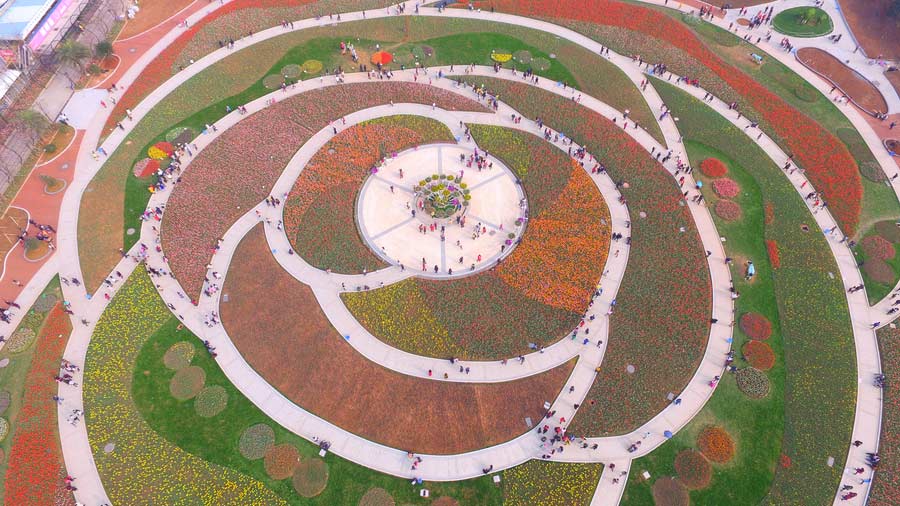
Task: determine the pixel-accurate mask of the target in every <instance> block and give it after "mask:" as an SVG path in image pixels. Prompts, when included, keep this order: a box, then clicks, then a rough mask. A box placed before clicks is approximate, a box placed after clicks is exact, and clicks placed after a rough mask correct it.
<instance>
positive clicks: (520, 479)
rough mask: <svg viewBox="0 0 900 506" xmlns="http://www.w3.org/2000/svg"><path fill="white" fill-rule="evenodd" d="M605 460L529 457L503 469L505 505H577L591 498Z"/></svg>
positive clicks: (586, 502)
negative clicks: (563, 460)
mask: <svg viewBox="0 0 900 506" xmlns="http://www.w3.org/2000/svg"><path fill="white" fill-rule="evenodd" d="M602 472H603V464H562V463H558V462H546V461H543V460H530V461H528V462H526V463H524V464H522V465H520V466H516V467H514V468H512V469H507V470H506V471H503V481H504V482H505V483H506V486H505V487H504V489H503V498H504V501H503V506H532V505H535V504H540V505H541V506H578V505H587V504H589V503H590V502H591V498H592V497H593V495H594V490H595V489H596V488H597V483H598V482H599V481H600V474H601V473H602Z"/></svg>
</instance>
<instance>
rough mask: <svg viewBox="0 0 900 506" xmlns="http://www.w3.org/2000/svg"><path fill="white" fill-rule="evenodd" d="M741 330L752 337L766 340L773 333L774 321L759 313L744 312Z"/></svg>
mask: <svg viewBox="0 0 900 506" xmlns="http://www.w3.org/2000/svg"><path fill="white" fill-rule="evenodd" d="M741 332H743V333H744V334H746V335H747V337H749V338H750V339H756V340H757V341H765V340H766V339H768V338H769V337H770V336H771V335H772V323H771V322H770V321H769V319H768V318H766V317H765V316H763V315H761V314H759V313H744V314H743V315H742V316H741Z"/></svg>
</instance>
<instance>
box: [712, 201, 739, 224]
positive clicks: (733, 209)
mask: <svg viewBox="0 0 900 506" xmlns="http://www.w3.org/2000/svg"><path fill="white" fill-rule="evenodd" d="M715 211H716V215H717V216H718V217H719V218H722V219H723V220H725V221H737V220H739V219H741V216H742V215H743V212H742V211H741V206H739V205H738V204H737V202H734V201H731V200H725V199H721V200H719V201H717V202H716V207H715Z"/></svg>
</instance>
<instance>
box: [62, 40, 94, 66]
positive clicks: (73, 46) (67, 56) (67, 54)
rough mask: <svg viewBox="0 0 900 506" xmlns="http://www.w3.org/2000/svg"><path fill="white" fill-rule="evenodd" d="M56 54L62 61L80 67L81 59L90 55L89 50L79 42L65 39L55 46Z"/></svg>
mask: <svg viewBox="0 0 900 506" xmlns="http://www.w3.org/2000/svg"><path fill="white" fill-rule="evenodd" d="M56 56H57V58H59V60H60V61H62V62H65V63H73V64H75V65H77V66H78V67H81V62H82V60H84V59H85V58H89V57H90V56H91V50H90V49H88V47H87V46H85V45H84V44H82V43H80V42H76V41H74V40H67V41H65V42H63V43H62V44H60V45H59V46H58V47H57V48H56Z"/></svg>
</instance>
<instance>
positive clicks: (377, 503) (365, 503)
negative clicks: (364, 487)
mask: <svg viewBox="0 0 900 506" xmlns="http://www.w3.org/2000/svg"><path fill="white" fill-rule="evenodd" d="M394 504H396V503H395V502H394V498H393V497H391V494H389V493H388V491H387V490H385V489H383V488H378V487H372V488H370V489H369V490H368V491H367V492H366V493H365V495H363V496H362V497H361V498H360V500H359V506H394Z"/></svg>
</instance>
